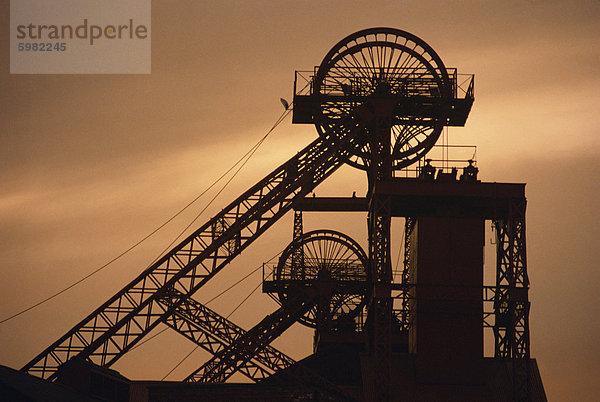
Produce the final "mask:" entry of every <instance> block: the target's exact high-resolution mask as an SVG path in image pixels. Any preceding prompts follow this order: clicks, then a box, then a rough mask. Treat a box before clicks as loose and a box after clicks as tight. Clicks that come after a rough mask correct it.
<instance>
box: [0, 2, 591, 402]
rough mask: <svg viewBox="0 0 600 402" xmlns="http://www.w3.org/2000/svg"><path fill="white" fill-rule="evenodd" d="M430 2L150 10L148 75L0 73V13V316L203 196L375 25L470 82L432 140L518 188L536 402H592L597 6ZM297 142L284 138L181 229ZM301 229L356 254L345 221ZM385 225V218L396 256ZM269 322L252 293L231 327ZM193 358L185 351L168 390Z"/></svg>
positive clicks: (160, 238) (105, 291)
mask: <svg viewBox="0 0 600 402" xmlns="http://www.w3.org/2000/svg"><path fill="white" fill-rule="evenodd" d="M213 3H214V4H213ZM439 3H440V2H431V1H396V2H382V1H369V2H367V1H323V2H317V1H312V2H311V1H298V0H297V1H279V2H271V1H253V2H243V1H238V2H232V1H220V2H210V3H209V2H198V1H192V0H188V1H184V0H170V1H166V0H155V1H153V7H152V74H151V75H98V76H92V75H35V76H25V75H10V74H9V73H8V68H9V64H8V62H9V60H8V40H9V36H8V18H9V17H8V14H9V5H8V2H7V1H4V2H2V4H1V5H0V18H1V20H0V21H1V22H2V27H4V28H3V30H2V37H1V41H0V55H1V57H2V63H0V141H1V142H0V153H1V158H0V163H1V164H2V165H1V169H0V222H1V224H0V270H1V271H0V272H1V274H2V278H3V280H2V281H1V282H0V294H1V295H2V303H1V304H0V319H2V318H4V317H6V316H8V315H11V314H13V313H14V312H16V311H19V310H20V309H22V308H24V307H26V306H29V305H31V304H32V303H34V302H37V301H39V300H40V299H43V298H45V297H47V296H48V295H50V294H52V293H54V292H56V291H58V290H60V289H62V288H64V287H65V286H67V285H68V284H70V283H72V282H73V281H74V280H76V279H79V278H81V277H82V276H84V275H85V274H87V273H89V272H91V271H92V270H94V269H95V268H97V267H98V266H100V265H102V264H103V263H105V262H106V261H108V260H110V259H111V258H113V257H114V256H115V255H117V254H119V253H120V252H121V251H123V250H124V249H126V248H127V247H129V246H130V245H131V244H133V243H135V242H136V241H137V240H139V239H140V238H142V237H143V236H144V235H146V234H147V233H148V232H150V231H151V230H152V229H154V228H155V227H156V226H158V225H159V224H161V223H162V222H163V221H164V220H166V219H167V218H168V217H170V216H171V215H172V214H173V213H175V212H177V211H178V210H179V209H180V208H181V207H182V206H184V205H185V204H186V203H187V202H188V201H190V200H191V199H192V198H193V197H194V196H195V195H197V194H198V193H200V192H201V191H202V190H204V189H205V188H206V187H207V186H208V185H209V184H210V183H212V182H213V180H214V179H216V178H217V177H218V176H219V175H220V174H221V173H222V172H224V171H225V170H226V169H227V168H229V167H230V166H231V164H233V163H234V162H235V160H237V159H238V158H239V157H240V156H241V155H242V154H243V153H244V152H245V151H246V150H247V149H248V148H250V146H252V145H253V144H254V143H255V142H256V141H257V140H258V139H259V138H260V137H261V136H262V135H264V133H265V132H266V131H267V130H268V129H269V128H270V127H271V125H272V124H273V122H274V121H275V120H276V118H277V117H278V116H279V115H280V113H281V112H282V107H281V104H280V103H279V98H280V97H284V98H287V99H288V100H291V98H292V90H293V89H292V88H293V87H292V85H293V77H294V70H302V69H311V68H312V67H313V66H314V65H317V64H319V63H320V61H321V59H322V58H323V56H324V55H325V53H326V52H327V51H328V50H329V49H330V48H331V47H332V46H333V45H334V44H335V43H336V42H337V41H338V40H340V39H341V38H343V37H344V36H346V35H347V34H350V33H352V32H354V31H357V30H359V29H362V28H367V27H372V26H390V27H395V28H400V29H403V30H406V31H409V32H411V33H414V34H416V35H418V36H420V37H421V38H423V39H424V40H425V41H426V42H428V43H429V44H430V45H431V46H432V47H433V48H434V49H435V50H436V51H437V53H438V54H439V55H440V56H441V58H442V60H444V62H445V64H446V66H448V67H458V68H459V71H460V72H465V73H474V74H475V77H476V78H475V80H476V81H475V82H476V85H475V90H476V92H475V99H476V100H475V105H474V107H473V110H472V112H471V116H470V118H469V121H468V123H467V126H466V127H465V128H455V129H451V130H450V139H451V141H452V142H454V143H462V144H476V145H477V146H478V151H477V155H478V164H479V167H480V177H481V178H482V179H483V180H486V181H507V182H511V181H512V182H526V183H528V186H527V189H526V191H527V197H528V221H527V225H528V226H527V229H528V236H527V241H528V243H527V245H528V258H529V260H528V261H529V272H530V277H531V282H532V290H531V292H530V295H531V296H530V298H531V301H532V312H531V319H530V322H531V332H532V337H531V340H532V354H533V356H534V357H536V358H537V359H538V363H539V366H540V370H541V374H542V379H543V381H544V384H545V387H546V392H547V395H548V397H549V399H550V400H594V399H595V398H597V394H598V393H599V392H600V388H599V386H598V382H597V378H600V346H598V343H597V339H598V334H599V333H600V324H598V320H597V319H596V317H598V316H599V315H600V307H598V306H599V303H598V296H597V289H598V286H599V285H600V274H599V271H598V270H597V266H598V261H599V260H600V255H599V254H600V253H599V251H598V250H599V247H597V242H598V240H597V239H598V236H599V235H600V233H598V232H599V229H598V228H599V227H600V226H599V225H598V218H600V216H599V214H598V212H597V206H598V196H599V195H600V186H599V185H598V178H599V177H600V163H599V156H600V146H599V145H600V125H599V124H598V116H597V114H598V111H599V108H598V104H600V95H598V94H599V93H600V92H599V89H600V78H598V72H599V67H598V66H599V65H600V46H599V38H600V25H599V24H598V20H599V18H600V3H599V2H597V1H569V2H567V1H562V2H560V1H521V2H516V1H514V2H513V1H508V2H495V3H492V2H483V1H448V2H443V6H440V5H439ZM315 135H316V134H315V131H314V129H313V128H311V127H309V126H292V124H291V122H290V121H289V120H287V121H286V122H284V123H283V124H282V125H281V126H280V127H279V128H278V129H277V131H276V132H275V133H274V134H273V135H271V136H270V137H269V139H268V140H267V142H266V143H265V144H264V145H263V147H262V148H261V149H260V150H259V152H257V154H256V155H255V157H254V158H253V159H252V160H251V162H250V163H249V164H248V166H247V167H246V168H245V169H244V170H243V172H242V173H241V174H240V176H238V178H236V180H235V181H234V182H233V183H232V184H231V186H230V187H229V188H228V189H227V190H226V191H225V192H224V193H223V194H222V195H221V196H220V197H219V198H218V199H217V201H216V202H215V204H214V205H213V206H212V207H211V208H210V209H209V210H208V211H207V212H206V213H205V214H204V215H203V217H202V218H200V222H199V223H198V225H195V226H199V224H200V223H201V222H204V221H205V220H207V219H208V218H210V216H211V214H213V213H214V212H216V211H218V210H219V209H220V208H222V207H223V206H224V205H225V204H227V203H228V202H229V201H230V200H232V199H233V198H235V197H236V196H237V195H238V194H239V193H240V192H241V191H243V190H245V189H246V188H247V187H248V186H250V185H251V184H253V183H254V182H256V181H257V180H259V179H260V178H262V176H264V174H266V173H268V172H269V171H270V170H272V169H273V168H275V167H276V166H277V164H278V163H280V162H282V161H284V160H286V159H287V158H289V157H290V156H291V155H293V154H294V153H295V152H296V151H298V150H299V149H301V147H303V146H304V145H305V144H307V143H309V142H310V141H311V140H312V139H313V138H314V137H315ZM363 176H364V175H363V174H362V173H361V172H357V171H354V170H352V169H349V168H348V169H344V170H342V171H339V172H337V173H336V174H335V175H334V176H333V177H331V178H330V179H329V180H328V181H327V182H326V183H325V184H324V185H323V186H322V188H319V189H317V194H318V195H323V194H336V195H350V194H351V192H352V191H353V190H356V191H357V193H358V194H362V193H364V192H365V181H366V180H365V178H364V177H363ZM209 199H210V198H203V199H202V200H203V201H204V202H206V201H208V200H209ZM203 205H204V204H203V203H202V202H200V203H199V204H198V205H196V206H195V207H194V210H192V211H189V212H188V213H186V214H184V215H183V216H182V217H181V218H180V219H178V220H177V221H176V222H175V223H174V224H172V225H171V226H169V227H168V228H166V229H165V230H164V231H161V232H159V234H158V235H157V236H156V237H154V238H152V239H151V240H150V241H148V242H146V243H144V245H143V246H142V247H140V248H139V249H137V250H136V251H135V252H133V253H131V254H130V255H128V256H127V257H126V258H124V259H122V260H120V261H119V262H118V263H117V264H114V265H113V266H111V267H110V268H108V269H106V270H104V271H102V272H101V273H100V274H98V275H97V276H95V277H94V278H93V279H91V280H89V281H86V282H84V283H83V284H82V285H80V286H78V287H77V288H75V289H73V290H71V291H69V292H67V293H65V294H63V295H61V296H60V297H58V298H56V299H54V300H53V301H51V302H49V303H47V304H45V305H43V306H42V307H39V308H38V309H36V310H34V311H31V312H29V313H27V314H25V315H23V316H20V317H18V318H15V319H14V320H11V321H9V322H6V323H4V324H1V325H0V345H2V346H1V347H0V364H3V365H8V366H11V367H15V368H20V367H21V366H22V365H24V364H25V363H26V362H28V361H29V360H30V359H31V358H32V357H34V355H36V354H37V353H39V352H40V351H41V350H43V349H44V348H45V347H47V346H48V345H49V344H50V343H51V342H53V341H54V340H56V339H57V338H58V337H59V336H60V335H62V334H63V333H65V332H66V331H67V330H68V329H70V328H71V327H72V326H73V325H74V324H75V323H76V322H78V321H79V320H80V319H81V318H83V317H84V316H85V315H87V314H88V313H89V312H90V311H92V310H93V309H95V308H96V307H97V306H98V305H100V304H101V303H102V302H104V301H105V300H106V299H108V298H109V297H110V296H112V295H113V294H114V293H115V292H116V291H117V290H119V289H120V288H121V287H122V286H123V285H124V284H126V283H127V282H129V280H131V279H132V278H133V277H134V276H135V275H137V274H138V273H139V272H140V271H141V270H142V269H143V268H144V267H145V266H146V265H147V264H148V263H149V262H151V261H152V260H153V259H154V257H156V255H157V254H158V253H159V252H160V251H161V250H162V249H163V248H164V247H165V246H166V245H167V244H168V243H169V242H170V240H171V239H172V238H173V237H174V236H175V235H176V234H177V233H178V231H180V230H181V229H182V228H183V227H185V225H186V224H187V223H188V222H189V221H190V219H191V218H192V217H193V216H194V215H195V214H196V213H197V212H199V211H200V209H202V207H203ZM305 222H306V229H307V230H312V229H318V228H325V227H327V228H333V229H338V230H342V231H344V232H346V233H348V234H349V235H351V236H353V237H355V238H356V239H357V240H359V242H360V243H361V244H363V245H364V244H365V239H364V237H365V229H366V224H365V219H364V216H362V215H361V214H355V215H352V216H351V218H349V219H348V221H347V222H341V221H340V218H339V216H337V217H336V216H334V215H325V216H315V215H312V216H306V219H305ZM400 228H401V222H400V221H398V222H395V224H394V233H393V235H394V234H396V237H395V239H396V240H395V241H396V243H395V244H397V239H399V234H400V232H401V229H400ZM290 237H291V218H290V217H285V218H284V219H283V220H282V222H280V223H278V224H277V225H276V226H275V227H274V228H273V229H272V230H270V231H269V232H268V233H267V234H265V235H264V236H263V237H262V238H261V239H259V240H258V241H257V242H256V243H255V244H254V245H253V246H251V247H250V248H249V249H248V250H247V251H246V252H245V253H244V255H242V256H240V257H239V258H238V259H236V261H235V262H234V263H232V264H231V266H230V267H228V268H226V269H225V270H224V271H223V273H222V274H219V275H218V277H217V278H215V280H214V281H211V284H210V286H209V287H208V288H207V289H206V290H205V289H203V292H204V293H203V294H202V295H198V299H199V300H201V301H205V300H208V299H210V297H211V296H212V295H214V294H216V293H218V291H219V290H220V289H223V288H224V287H225V286H227V285H228V284H230V283H232V282H233V281H235V279H236V278H239V277H241V276H243V275H245V273H247V272H250V271H252V270H253V269H254V268H256V267H257V266H259V265H260V264H261V263H262V262H263V261H265V260H267V259H269V258H270V257H271V256H272V255H274V254H276V253H277V252H279V251H280V250H281V249H282V248H283V247H285V245H286V244H287V242H288V241H289V239H290ZM394 255H395V254H394ZM213 282H214V284H213ZM259 282H260V274H258V275H255V276H252V277H251V279H249V280H248V283H246V284H245V286H243V289H236V290H234V291H232V292H230V293H229V294H227V296H225V297H223V298H221V299H218V300H217V301H215V302H213V303H212V304H211V305H210V307H212V308H214V309H215V310H217V311H219V312H220V313H222V314H224V315H226V314H228V313H229V312H230V311H231V310H232V309H233V307H234V306H235V305H237V303H238V301H239V300H241V299H242V298H243V297H245V296H246V295H247V294H248V289H252V288H254V286H257V285H258V284H259ZM274 308H275V307H274V304H273V303H272V302H271V301H270V300H269V299H268V298H267V297H266V296H264V295H262V294H256V295H255V296H253V297H252V298H251V299H250V300H249V302H247V303H246V304H244V306H243V307H242V308H241V309H240V310H239V311H237V312H236V313H235V314H234V315H233V316H232V320H233V321H235V322H236V323H238V324H240V325H242V326H244V327H246V328H249V327H251V326H252V325H253V324H254V323H256V322H257V321H258V320H259V319H260V318H261V317H262V316H264V315H265V314H266V313H268V312H270V311H272V310H273V309H274ZM298 337H301V338H302V341H300V342H299V345H298V342H297V341H295V340H294V339H295V338H298ZM311 344H312V337H311V334H310V332H309V331H307V330H305V329H303V328H301V327H294V328H292V330H291V332H290V334H286V335H284V336H283V337H282V338H281V339H280V340H278V341H277V343H276V346H278V347H280V348H281V349H282V350H284V351H287V352H289V353H290V354H291V355H293V356H294V357H298V358H299V357H302V356H303V355H305V354H306V353H308V352H309V350H310V348H311ZM192 347H193V346H191V345H190V344H189V343H187V342H186V341H185V340H183V339H182V337H181V336H180V335H178V334H173V333H170V332H169V333H165V334H163V335H161V336H160V337H157V338H156V339H155V340H152V341H150V342H148V343H147V344H145V345H144V346H142V347H140V348H139V349H137V350H136V351H133V352H131V353H130V354H128V355H127V356H125V357H124V358H123V359H122V360H121V361H119V362H118V363H117V364H116V365H115V368H116V369H118V370H121V371H122V372H123V374H124V375H126V376H129V377H130V378H134V379H138V378H139V379H142V378H155V379H156V378H162V376H164V375H165V374H166V373H167V372H168V371H169V370H170V369H171V368H172V367H173V366H174V365H175V364H176V363H177V362H178V361H179V360H181V358H182V357H183V356H185V355H186V354H187V353H188V352H189V351H190V350H191V348H192ZM205 358H206V356H205V355H204V354H203V353H202V352H197V353H196V354H195V355H193V356H192V358H191V359H189V361H187V362H186V363H185V364H184V365H182V366H181V367H180V368H179V369H178V370H176V371H175V372H174V373H173V374H172V375H171V376H170V377H169V379H180V378H183V377H185V376H186V375H187V374H188V373H189V372H191V371H192V370H193V369H195V368H196V367H197V366H198V365H199V364H200V363H202V361H203V359H205Z"/></svg>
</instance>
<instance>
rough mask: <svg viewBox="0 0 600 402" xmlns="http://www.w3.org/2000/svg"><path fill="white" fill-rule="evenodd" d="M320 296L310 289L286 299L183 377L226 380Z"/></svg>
mask: <svg viewBox="0 0 600 402" xmlns="http://www.w3.org/2000/svg"><path fill="white" fill-rule="evenodd" d="M306 294H312V295H313V297H312V298H311V297H303V296H305V295H306ZM317 298H318V295H317V293H316V292H315V291H314V289H313V291H312V292H310V293H305V294H303V295H302V296H299V297H296V298H295V299H293V300H289V301H287V302H286V303H285V304H283V305H282V306H280V307H279V308H278V309H277V310H276V311H275V312H274V313H271V314H269V315H267V316H266V317H265V318H264V319H263V320H262V321H261V322H259V323H258V324H257V325H256V326H254V327H253V328H252V329H251V330H249V331H248V332H246V333H244V334H242V335H241V336H240V337H238V338H237V339H236V340H235V341H234V342H232V343H231V344H230V345H229V346H228V347H227V348H225V349H223V350H221V351H219V352H217V353H215V354H214V356H213V357H212V358H211V359H210V360H209V361H207V362H206V363H204V364H203V365H202V367H200V368H199V369H197V370H196V371H194V372H193V373H192V374H190V375H189V376H188V377H187V378H186V379H185V380H184V381H188V382H225V381H226V380H227V379H228V378H229V377H230V376H231V375H233V373H235V372H236V371H237V370H238V369H239V368H240V366H242V365H243V364H245V363H247V362H249V361H251V360H252V359H254V358H255V356H257V355H258V354H259V353H260V352H261V351H263V350H264V349H265V348H266V347H267V346H268V345H269V344H270V343H271V342H272V341H273V340H275V339H276V338H277V337H278V336H279V335H281V334H282V333H283V332H284V331H285V330H286V329H288V328H289V327H290V326H291V325H292V324H294V323H295V322H296V321H298V320H299V319H300V317H302V315H304V314H305V313H306V312H308V311H309V310H310V309H311V308H313V306H314V304H315V303H316V300H317Z"/></svg>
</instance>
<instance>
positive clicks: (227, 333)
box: [159, 290, 296, 381]
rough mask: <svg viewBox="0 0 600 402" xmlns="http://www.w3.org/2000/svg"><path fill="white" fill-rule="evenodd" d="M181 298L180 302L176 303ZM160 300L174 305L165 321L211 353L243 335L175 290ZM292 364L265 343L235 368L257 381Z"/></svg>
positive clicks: (212, 312)
mask: <svg viewBox="0 0 600 402" xmlns="http://www.w3.org/2000/svg"><path fill="white" fill-rule="evenodd" d="M180 299H181V300H183V302H182V303H179V300H180ZM159 302H160V303H161V304H164V305H165V306H166V307H171V306H176V307H175V310H174V312H173V314H171V315H170V316H169V317H168V318H167V319H166V321H165V324H167V325H168V326H169V327H171V328H173V329H174V330H176V331H177V332H179V333H180V334H182V335H183V336H185V337H186V338H188V339H190V340H191V341H192V342H194V343H196V344H197V345H198V346H200V347H201V348H202V349H204V350H206V351H207V352H210V353H211V354H213V355H215V354H217V353H219V352H221V351H222V350H224V349H226V348H227V347H228V346H230V345H231V344H233V343H235V342H236V341H237V340H238V339H240V338H241V337H243V336H244V335H245V334H246V331H245V330H244V329H242V328H241V327H239V326H237V325H235V324H234V323H232V322H231V321H229V320H228V319H227V318H225V317H222V316H221V315H219V314H218V313H216V312H214V311H212V310H211V309H209V308H208V307H206V306H204V305H203V304H201V303H199V302H197V301H196V300H194V299H193V298H192V297H185V295H184V294H182V293H180V292H178V291H176V290H173V291H172V292H169V293H168V294H165V295H163V296H162V297H161V298H160V299H159ZM294 363H296V362H295V360H294V359H292V358H291V357H289V356H287V355H286V354H284V353H283V352H280V351H278V350H277V349H275V348H273V347H272V346H269V345H266V346H265V347H264V348H262V349H261V350H259V351H258V353H256V354H255V355H254V356H253V357H252V358H251V359H250V360H248V361H247V362H242V363H241V364H240V365H239V366H238V368H237V369H238V371H239V372H240V373H242V374H243V375H245V376H246V377H248V378H249V379H251V380H253V381H260V380H262V379H264V378H266V377H269V376H270V375H272V374H273V373H275V372H277V371H280V370H283V369H285V368H287V367H290V366H291V365H292V364H294Z"/></svg>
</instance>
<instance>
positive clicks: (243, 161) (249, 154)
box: [0, 108, 292, 324]
mask: <svg viewBox="0 0 600 402" xmlns="http://www.w3.org/2000/svg"><path fill="white" fill-rule="evenodd" d="M291 110H292V108H288V109H286V110H285V111H284V112H283V113H282V114H281V115H280V116H279V118H278V119H277V120H276V121H275V123H274V124H273V126H272V127H271V128H270V129H269V131H267V133H266V134H265V135H264V136H263V137H262V138H261V139H260V140H259V141H258V142H257V143H256V144H255V145H254V146H252V147H251V148H250V149H249V150H248V151H247V152H246V153H245V154H244V155H243V156H242V157H241V158H240V159H238V161H237V162H236V163H234V164H233V165H232V166H231V167H230V168H229V169H227V171H226V172H225V173H223V174H222V175H221V176H220V177H219V178H218V179H216V180H215V181H214V182H213V183H212V184H211V185H210V186H208V187H207V188H206V189H205V190H204V191H202V192H201V193H200V194H199V195H198V196H196V197H195V198H194V199H193V200H192V201H190V202H189V203H188V204H187V205H185V206H184V207H183V208H182V209H181V210H179V211H178V212H177V213H176V214H174V215H173V216H171V217H170V218H169V219H167V220H166V221H165V222H164V223H162V224H161V225H159V226H157V227H156V228H155V229H154V230H152V231H151V232H150V233H149V234H148V235H146V236H144V237H143V238H142V239H141V240H139V241H137V242H136V243H134V244H133V245H132V246H130V247H129V248H127V249H126V250H125V251H123V252H121V253H120V254H119V255H117V256H116V257H114V258H112V259H111V260H110V261H108V262H107V263H105V264H103V265H101V266H100V267H98V268H97V269H95V270H94V271H92V272H90V273H89V274H87V275H85V276H84V277H82V278H81V279H78V280H77V281H75V282H73V283H71V284H70V285H68V286H67V287H65V288H63V289H61V290H60V291H58V292H56V293H54V294H52V295H50V296H48V297H46V298H44V299H42V300H40V301H39V302H37V303H34V304H32V305H31V306H29V307H26V308H24V309H22V310H20V311H18V312H17V313H14V314H12V315H11V316H9V317H6V318H4V319H2V320H0V324H3V323H5V322H7V321H10V320H12V319H14V318H16V317H19V316H20V315H22V314H25V313H27V312H28V311H31V310H33V309H35V308H37V307H39V306H41V305H42V304H44V303H47V302H49V301H50V300H52V299H54V298H56V297H58V296H60V295H61V294H63V293H65V292H67V291H68V290H70V289H72V288H74V287H75V286H77V285H79V284H80V283H82V282H84V281H85V280H87V279H89V278H91V277H92V276H94V275H96V274H97V273H98V272H100V271H102V270H104V269H106V268H107V267H108V266H110V265H112V264H113V263H114V262H116V261H117V260H119V259H120V258H122V257H123V256H125V255H126V254H128V253H129V252H130V251H132V250H134V249H135V248H137V247H138V246H139V245H140V244H142V243H143V242H144V241H146V240H148V239H149V238H150V237H152V236H153V235H155V234H156V233H157V232H158V231H160V230H161V229H162V228H164V227H165V226H167V225H168V224H169V223H171V222H172V221H173V220H174V219H175V218H177V217H178V216H179V215H181V214H182V213H183V212H184V211H186V210H187V209H188V208H189V207H191V206H192V205H193V204H194V203H196V202H197V201H198V200H199V199H200V198H202V197H203V196H204V195H205V194H206V193H207V192H208V191H210V190H211V189H212V188H213V187H214V186H216V185H217V184H218V183H219V182H220V181H221V180H222V179H223V178H224V177H226V176H227V175H228V174H229V173H230V172H231V171H232V170H234V169H235V167H236V166H238V165H239V164H240V163H241V166H240V167H239V168H238V169H237V170H236V171H235V173H234V174H233V175H232V177H231V178H230V179H229V180H228V181H227V182H226V183H225V184H224V186H223V187H222V188H221V189H220V190H219V192H218V193H217V194H216V195H215V196H214V197H213V198H212V199H211V200H210V201H209V202H208V204H207V205H206V206H205V207H204V208H203V209H202V211H200V213H198V214H197V215H196V217H195V218H194V219H193V220H192V222H191V223H190V224H188V225H187V226H186V228H185V229H184V230H183V231H182V232H181V233H180V234H179V235H178V236H177V237H176V238H175V240H173V241H172V242H171V243H170V244H169V245H168V246H167V247H166V249H165V250H164V251H162V252H161V253H160V255H158V256H157V257H156V258H155V259H154V260H153V261H152V263H150V265H149V266H151V265H152V264H154V263H155V262H156V261H157V260H158V259H159V258H160V257H161V256H162V255H163V254H164V253H165V252H166V251H168V250H169V249H170V247H171V246H172V245H173V244H174V243H175V242H176V241H177V240H178V239H179V238H180V237H181V236H182V235H183V233H185V231H187V230H188V229H189V227H190V226H191V225H192V224H193V223H194V222H195V221H196V220H197V219H198V218H199V217H200V216H201V215H202V213H203V212H204V211H206V209H207V208H208V207H209V206H210V205H211V204H212V202H213V201H214V200H215V199H216V198H217V197H218V196H219V195H220V194H221V193H222V192H223V190H224V189H225V188H226V187H227V185H229V183H231V181H232V180H233V178H234V177H235V176H236V175H237V174H238V173H239V171H240V170H241V169H242V168H243V167H244V166H245V165H246V163H247V162H248V160H250V158H251V157H252V156H253V155H254V153H255V152H256V151H257V150H258V148H259V147H260V146H261V145H262V143H263V142H264V141H265V139H266V138H267V137H268V136H269V135H270V134H271V133H272V132H273V130H275V128H276V127H277V126H278V125H279V124H281V122H282V121H283V120H284V119H285V118H286V117H287V115H288V114H289V113H290V112H291ZM149 266H148V267H149Z"/></svg>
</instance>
